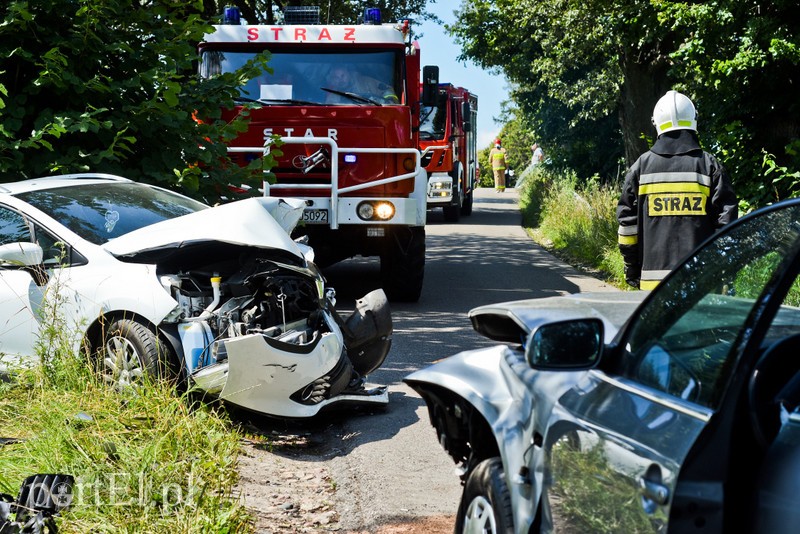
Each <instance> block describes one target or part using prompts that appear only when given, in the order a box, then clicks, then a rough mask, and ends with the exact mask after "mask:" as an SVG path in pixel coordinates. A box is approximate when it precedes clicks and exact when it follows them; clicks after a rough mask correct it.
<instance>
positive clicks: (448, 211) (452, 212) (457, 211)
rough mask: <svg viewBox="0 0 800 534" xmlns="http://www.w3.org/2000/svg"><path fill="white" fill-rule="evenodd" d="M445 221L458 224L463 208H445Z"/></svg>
mask: <svg viewBox="0 0 800 534" xmlns="http://www.w3.org/2000/svg"><path fill="white" fill-rule="evenodd" d="M442 209H443V210H444V220H445V221H447V222H458V220H459V219H460V218H461V208H459V207H458V206H444V207H443V208H442Z"/></svg>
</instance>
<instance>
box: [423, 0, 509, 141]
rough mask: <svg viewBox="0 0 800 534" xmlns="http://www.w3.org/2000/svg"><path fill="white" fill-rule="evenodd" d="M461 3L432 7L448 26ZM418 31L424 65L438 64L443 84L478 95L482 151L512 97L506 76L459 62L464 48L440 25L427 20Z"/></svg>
mask: <svg viewBox="0 0 800 534" xmlns="http://www.w3.org/2000/svg"><path fill="white" fill-rule="evenodd" d="M460 3H461V2H460V1H459V0H437V1H436V3H435V4H429V6H428V8H429V9H430V10H431V11H433V12H435V13H436V14H437V15H438V16H439V18H440V19H442V20H443V21H444V22H445V23H446V24H452V23H454V22H455V16H454V15H453V12H454V11H455V10H456V9H458V7H459V4H460ZM415 32H416V33H417V34H422V37H420V38H419V46H420V57H421V63H422V65H423V66H425V65H438V66H439V81H440V82H449V83H452V84H453V85H457V86H461V87H464V88H465V89H468V90H469V91H470V92H473V93H475V94H476V95H478V149H482V148H485V147H486V146H488V145H489V144H490V143H491V142H492V140H493V139H494V138H495V137H496V136H497V134H498V133H499V132H500V125H498V124H495V122H494V117H499V116H500V103H501V102H502V101H503V100H505V99H507V98H508V87H507V83H506V81H505V77H504V76H502V75H498V74H491V73H490V72H488V71H485V70H483V69H481V68H480V67H478V66H476V65H474V64H472V63H470V62H458V61H457V60H456V58H457V57H458V56H459V55H460V54H461V49H460V48H459V47H458V46H457V45H456V44H455V43H454V42H453V39H452V38H451V37H450V36H449V35H447V34H446V32H445V31H444V28H442V27H440V26H438V25H436V24H432V23H430V22H427V21H425V22H423V23H422V25H421V26H418V27H417V28H416V29H415Z"/></svg>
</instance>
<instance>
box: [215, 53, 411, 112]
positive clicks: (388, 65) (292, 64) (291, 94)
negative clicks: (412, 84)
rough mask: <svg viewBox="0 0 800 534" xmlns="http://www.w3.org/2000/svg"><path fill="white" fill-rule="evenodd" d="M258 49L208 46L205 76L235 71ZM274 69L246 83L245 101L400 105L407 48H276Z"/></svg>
mask: <svg viewBox="0 0 800 534" xmlns="http://www.w3.org/2000/svg"><path fill="white" fill-rule="evenodd" d="M255 56H256V52H242V51H229V50H220V49H217V48H215V49H206V50H205V51H203V54H202V59H201V67H200V75H201V76H202V77H204V78H210V77H212V76H215V75H217V74H221V73H224V72H235V71H237V70H238V69H240V68H242V67H243V66H244V65H245V64H246V63H247V62H248V61H250V60H252V59H253V58H255ZM268 65H269V67H270V68H271V69H272V73H269V72H262V73H261V75H260V76H258V77H256V78H254V79H252V80H250V81H249V82H247V84H245V85H244V86H242V87H241V90H240V96H241V97H242V100H243V101H251V102H252V101H258V102H261V103H262V104H264V105H286V104H290V105H291V104H303V105H309V104H319V105H351V106H352V105H397V104H401V103H402V96H403V86H402V65H403V56H402V51H387V50H369V49H358V50H354V51H348V52H337V51H330V52H325V51H322V52H320V51H318V50H317V51H314V52H302V51H283V50H277V51H272V55H271V57H270V59H269V62H268Z"/></svg>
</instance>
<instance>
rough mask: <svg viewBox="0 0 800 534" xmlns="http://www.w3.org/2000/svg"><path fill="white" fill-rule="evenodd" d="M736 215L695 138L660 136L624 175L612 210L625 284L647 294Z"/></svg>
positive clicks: (729, 192)
mask: <svg viewBox="0 0 800 534" xmlns="http://www.w3.org/2000/svg"><path fill="white" fill-rule="evenodd" d="M737 214H738V207H737V200H736V195H735V193H734V191H733V187H732V186H731V184H730V181H729V180H728V177H727V174H726V173H725V170H724V168H723V167H722V165H721V164H720V163H719V162H718V161H717V160H716V158H715V157H714V156H712V155H711V154H709V153H707V152H704V151H703V150H702V149H701V148H700V144H699V143H698V141H697V135H696V134H695V132H693V131H691V130H676V131H673V132H667V133H665V134H662V135H661V136H659V138H658V140H657V141H656V143H655V144H654V145H653V147H652V148H651V149H650V150H649V151H648V152H645V153H644V154H642V155H641V156H640V157H639V159H638V160H636V163H634V164H633V166H632V167H631V169H630V171H628V174H627V175H626V176H625V183H624V185H623V189H622V195H621V197H620V200H619V204H618V205H617V221H618V222H619V230H618V237H619V249H620V252H622V257H623V259H624V261H625V279H626V280H627V282H628V283H629V284H630V285H633V286H635V287H641V289H653V288H654V287H655V286H656V285H657V284H658V282H660V281H661V279H662V278H664V276H665V275H666V274H667V273H668V272H669V271H670V270H672V268H673V267H675V266H676V265H677V264H678V262H680V260H682V259H683V258H684V257H685V256H686V255H687V254H689V253H690V252H691V251H692V250H694V249H695V247H697V246H698V245H699V244H700V243H701V242H702V241H704V240H705V239H706V238H708V237H710V236H711V235H712V234H713V233H714V232H715V231H716V230H717V229H718V228H721V227H722V226H724V225H726V224H728V223H729V222H731V221H733V220H734V219H736V217H737Z"/></svg>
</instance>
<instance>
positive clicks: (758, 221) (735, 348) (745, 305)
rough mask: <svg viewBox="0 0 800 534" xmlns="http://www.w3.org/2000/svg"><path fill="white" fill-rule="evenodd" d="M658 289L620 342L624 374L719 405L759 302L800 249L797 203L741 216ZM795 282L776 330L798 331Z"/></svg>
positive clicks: (799, 312) (799, 310)
mask: <svg viewBox="0 0 800 534" xmlns="http://www.w3.org/2000/svg"><path fill="white" fill-rule="evenodd" d="M742 223H743V224H739V225H737V226H735V227H733V228H731V229H730V231H725V233H724V234H722V235H719V236H717V238H716V239H714V240H713V241H712V242H710V243H709V244H708V245H707V246H705V247H704V248H703V249H701V250H700V251H698V252H697V253H696V254H695V255H694V256H693V257H692V258H690V260H689V261H687V262H685V263H684V264H683V265H682V266H681V267H679V268H678V270H677V271H676V272H674V273H673V275H672V276H671V277H669V278H668V279H666V280H665V281H664V282H663V283H662V284H661V285H660V286H659V287H657V288H656V289H655V290H654V291H653V294H652V296H651V298H650V299H649V300H648V301H647V304H646V305H645V307H644V308H643V309H642V312H641V314H640V315H639V317H636V318H634V319H633V320H632V323H631V327H630V328H629V329H628V330H627V338H626V339H623V340H622V343H623V346H624V348H625V352H626V357H625V358H624V361H623V369H622V374H623V375H625V376H628V377H630V378H633V379H634V380H636V381H637V382H640V383H644V384H646V385H649V386H652V387H654V388H656V389H659V390H662V391H664V392H666V393H669V394H670V395H674V396H677V397H681V398H683V399H686V400H690V401H692V402H696V403H698V404H701V405H703V406H707V407H710V408H716V407H717V406H718V404H719V402H720V400H721V398H722V395H723V394H724V391H725V389H726V387H727V385H728V383H729V380H730V376H731V374H732V372H733V370H734V369H735V367H736V362H737V359H738V356H739V354H740V353H741V350H742V348H743V347H744V345H745V343H747V341H748V340H749V338H750V336H752V334H753V329H752V326H753V322H754V321H755V320H756V319H757V318H758V317H759V315H760V314H761V313H762V312H763V310H762V309H761V307H760V304H761V303H762V302H763V301H764V300H765V299H766V296H767V295H770V294H771V292H772V291H774V290H775V286H776V283H777V282H778V281H779V280H780V279H781V277H783V276H785V275H786V273H787V271H789V272H791V271H790V270H789V267H790V266H791V265H793V264H794V262H796V261H797V260H796V258H797V255H798V253H799V252H800V204H794V205H791V206H788V207H784V208H782V209H779V210H775V211H770V212H767V213H765V214H763V215H761V216H759V217H756V218H752V219H749V220H748V221H746V222H745V221H742ZM798 293H800V291H798V287H797V284H796V283H795V284H794V285H793V286H792V289H791V290H790V291H789V293H788V294H787V295H786V297H785V298H784V299H783V306H781V308H780V310H779V312H778V316H777V318H776V319H775V321H774V323H775V324H774V325H773V330H774V329H775V328H780V329H781V330H782V331H781V333H780V335H781V336H785V335H788V334H791V333H800V308H798V307H797V306H798V303H800V294H798Z"/></svg>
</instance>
